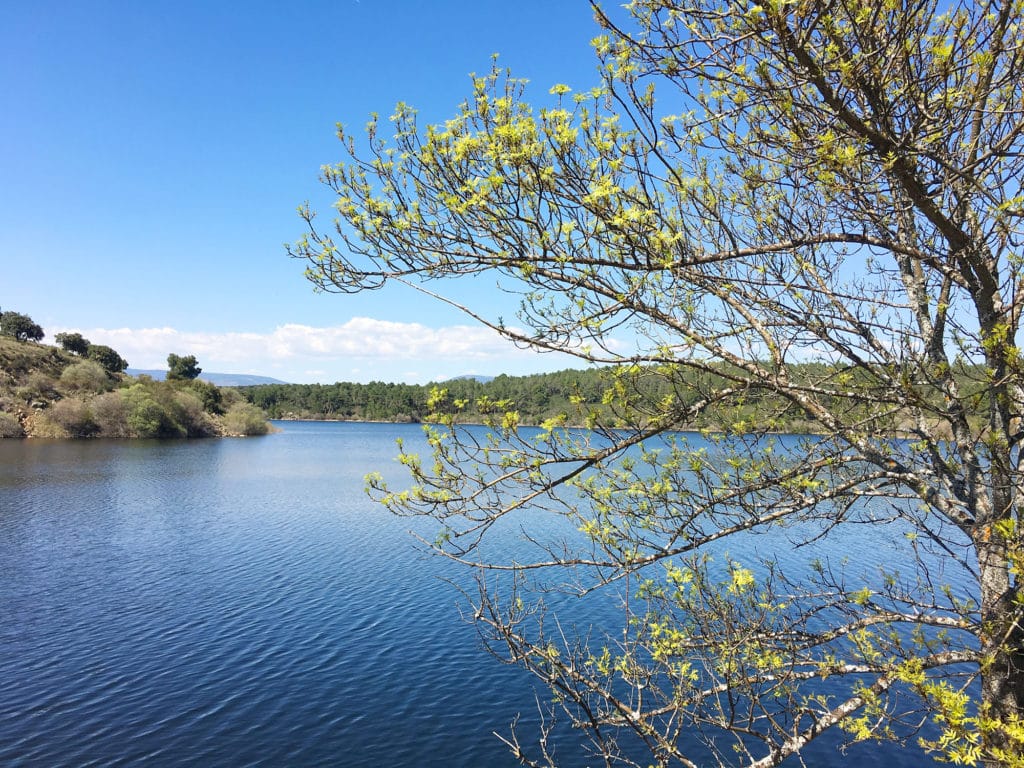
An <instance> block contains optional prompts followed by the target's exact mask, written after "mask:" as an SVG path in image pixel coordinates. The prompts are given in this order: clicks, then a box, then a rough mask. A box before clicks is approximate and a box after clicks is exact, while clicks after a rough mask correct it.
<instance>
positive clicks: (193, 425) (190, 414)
mask: <svg viewBox="0 0 1024 768" xmlns="http://www.w3.org/2000/svg"><path fill="white" fill-rule="evenodd" d="M174 420H175V421H176V422H177V423H178V424H179V425H180V426H181V427H182V428H183V429H184V430H185V434H187V435H188V436H189V437H209V436H210V435H214V434H216V431H217V430H216V428H215V427H214V425H213V422H212V421H211V420H210V417H209V416H208V415H207V414H206V410H205V409H204V408H203V401H202V400H200V399H199V397H198V396H196V395H195V394H194V393H192V392H176V393H175V395H174Z"/></svg>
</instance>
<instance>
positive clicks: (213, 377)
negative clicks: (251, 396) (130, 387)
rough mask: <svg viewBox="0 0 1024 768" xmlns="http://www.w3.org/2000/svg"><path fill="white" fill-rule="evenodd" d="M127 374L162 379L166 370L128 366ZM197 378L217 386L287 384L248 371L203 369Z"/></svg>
mask: <svg viewBox="0 0 1024 768" xmlns="http://www.w3.org/2000/svg"><path fill="white" fill-rule="evenodd" d="M125 373H127V374H128V375H129V376H149V377H150V378H151V379H156V380H157V381H163V380H164V378H166V376H167V371H166V370H163V369H155V368H129V369H128V370H126V371H125ZM199 378H200V379H202V380H203V381H208V382H210V383H211V384H216V385H217V386H218V387H255V386H259V385H260V384H287V383H288V382H286V381H281V380H280V379H275V378H272V377H270V376H256V375H254V374H250V373H216V372H207V371H203V372H202V373H201V374H199Z"/></svg>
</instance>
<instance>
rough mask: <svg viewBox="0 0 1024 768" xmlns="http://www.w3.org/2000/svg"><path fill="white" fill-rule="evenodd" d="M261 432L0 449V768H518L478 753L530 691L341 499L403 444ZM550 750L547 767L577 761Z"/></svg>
mask: <svg viewBox="0 0 1024 768" xmlns="http://www.w3.org/2000/svg"><path fill="white" fill-rule="evenodd" d="M278 426H279V427H280V428H281V430H282V431H281V432H279V433H277V434H272V435H268V436H266V437H260V438H248V439H221V440H194V441H167V442H147V441H101V440H94V441H65V442H57V441H42V440H4V441H0V765H3V766H23V767H24V766H31V767H33V768H34V767H35V766H45V767H47V768H60V767H61V766H68V767H71V766H136V765H138V766H142V765H145V766H189V765H204V766H268V767H269V766H409V767H410V768H411V767H416V768H423V767H426V768H432V767H433V766H437V767H438V768H440V767H441V766H446V767H451V766H464V767H465V768H472V767H474V766H513V765H517V763H516V761H515V760H514V759H513V758H512V756H511V755H510V754H509V752H508V750H507V748H506V747H505V746H504V745H503V744H502V743H501V742H500V741H499V740H498V739H497V738H496V737H495V736H494V735H493V733H494V732H498V733H502V734H507V733H508V729H509V724H510V723H511V722H512V721H513V720H514V719H515V718H516V717H517V716H520V725H521V732H522V733H521V735H522V738H523V744H524V746H528V745H529V744H530V743H531V742H530V741H529V739H530V738H532V737H533V736H534V731H535V726H536V723H537V717H538V716H537V709H538V698H539V699H540V701H541V702H542V703H543V702H547V701H549V699H550V694H549V693H548V692H547V691H546V690H544V689H535V687H534V684H533V679H532V678H531V677H530V676H529V675H528V674H527V673H525V672H523V671H521V670H519V669H517V668H515V667H512V666H509V665H505V664H502V663H501V662H500V661H499V660H497V659H495V658H493V657H491V656H488V655H487V654H486V653H485V652H484V651H483V650H482V648H481V641H480V640H479V638H478V637H477V635H476V631H475V629H474V627H473V626H472V625H470V624H469V623H467V622H466V621H465V620H464V619H463V617H462V615H461V613H460V601H459V595H458V593H457V591H456V590H455V589H453V588H452V586H451V585H450V584H449V583H447V582H446V581H445V579H454V580H456V582H459V583H464V584H469V580H468V579H467V578H466V574H463V573H461V572H460V571H458V570H454V569H453V568H452V566H451V565H450V564H448V563H446V562H445V561H442V560H440V559H439V558H436V557H429V556H427V555H425V554H423V553H422V552H420V551H418V549H417V548H416V546H415V545H416V541H415V539H414V537H413V536H412V535H410V532H409V531H410V529H411V528H415V527H416V526H417V524H418V523H417V522H416V521H410V520H405V519H398V518H395V517H393V516H391V515H390V514H389V513H388V512H387V511H386V510H385V509H384V508H383V507H381V506H379V505H377V504H375V503H373V502H372V501H371V500H369V498H368V497H367V496H366V494H365V492H364V476H365V475H366V474H367V473H368V472H371V471H378V470H382V471H384V473H385V474H386V475H388V476H390V477H392V478H394V479H395V480H396V481H399V482H400V481H401V479H402V478H403V470H402V468H401V467H399V466H398V465H397V464H396V462H395V460H394V457H395V455H396V453H397V449H396V446H395V440H396V438H402V439H403V440H404V441H405V443H406V445H407V447H408V448H409V449H410V450H413V451H415V450H423V449H424V448H425V443H424V441H423V438H422V435H421V431H420V428H419V427H418V426H416V425H392V424H387V425H385V424H351V423H317V422H283V423H279V424H278ZM418 447H419V448H418ZM424 532H426V529H424ZM870 546H876V545H874V544H872V545H870ZM460 580H461V581H460ZM556 735H557V736H558V737H559V739H560V743H561V744H562V745H563V746H562V751H560V752H559V754H560V755H561V756H562V757H563V758H564V759H563V760H562V762H561V763H560V764H562V765H565V766H569V767H571V768H575V767H577V766H579V767H581V768H582V766H586V765H595V766H596V765H599V764H600V763H599V762H598V761H596V760H593V759H588V758H587V757H586V755H585V754H582V753H580V752H579V751H578V750H572V749H570V746H571V745H572V741H573V734H571V733H563V732H558V733H557V734H556ZM811 758H813V759H811ZM805 759H808V760H809V764H813V765H828V764H839V762H841V761H852V762H851V763H850V764H856V765H885V766H886V767H887V768H897V767H898V766H901V765H906V766H910V765H921V764H922V762H921V760H922V757H921V753H920V751H918V750H917V749H916V748H915V749H910V750H904V749H902V748H900V746H899V745H882V746H881V747H880V746H878V745H870V746H868V747H866V748H862V747H858V748H855V749H853V750H851V751H849V752H848V753H847V755H846V757H845V758H842V757H841V756H840V755H839V754H838V753H837V752H835V751H834V742H833V745H832V746H827V748H826V745H816V746H815V750H814V751H813V752H812V753H810V754H809V755H806V754H805ZM792 764H793V765H797V764H799V763H797V762H792Z"/></svg>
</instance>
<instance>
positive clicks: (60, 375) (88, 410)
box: [0, 335, 269, 438]
mask: <svg viewBox="0 0 1024 768" xmlns="http://www.w3.org/2000/svg"><path fill="white" fill-rule="evenodd" d="M267 431H269V425H268V424H267V422H266V416H265V415H264V414H263V412H262V411H260V410H259V409H258V408H256V407H254V406H253V405H252V404H251V403H248V402H246V401H245V400H244V398H242V397H241V395H239V394H238V393H237V392H236V391H235V390H233V389H221V388H219V387H217V386H215V385H214V384H211V383H209V382H206V381H199V380H196V381H156V380H154V379H152V378H150V377H141V378H136V377H132V376H129V375H126V374H122V373H110V372H109V371H107V370H105V369H104V368H103V366H102V365H101V364H100V363H99V362H97V361H96V360H90V359H85V358H83V357H80V356H78V355H75V354H72V353H70V352H66V351H64V350H62V349H58V348H57V347H51V346H45V345H42V344H37V343H35V342H32V341H18V340H16V339H14V338H12V337H10V336H2V335H0V438H2V437H48V438H81V437H113V438H171V437H217V436H229V435H231V436H233V435H238V436H241V435H254V434H265V433H266V432H267Z"/></svg>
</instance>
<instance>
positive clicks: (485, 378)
mask: <svg viewBox="0 0 1024 768" xmlns="http://www.w3.org/2000/svg"><path fill="white" fill-rule="evenodd" d="M470 379H471V380H473V381H479V382H480V383H481V384H486V383H487V382H489V381H494V377H493V376H481V375H480V374H478V373H467V374H464V375H463V376H454V377H452V378H450V379H448V381H466V380H470Z"/></svg>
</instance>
